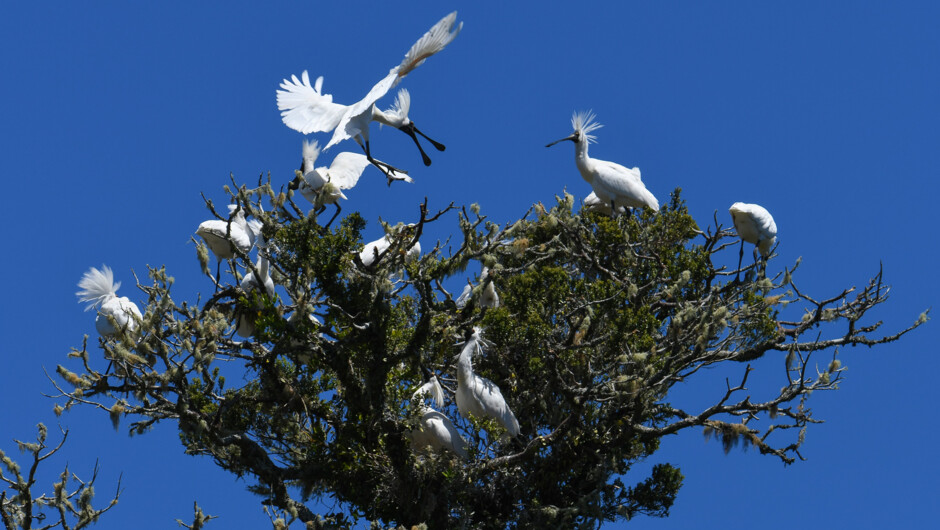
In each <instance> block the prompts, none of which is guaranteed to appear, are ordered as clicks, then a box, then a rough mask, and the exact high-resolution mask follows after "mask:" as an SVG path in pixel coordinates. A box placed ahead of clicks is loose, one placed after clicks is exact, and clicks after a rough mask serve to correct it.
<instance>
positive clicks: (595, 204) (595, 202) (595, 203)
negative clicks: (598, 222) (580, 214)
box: [584, 191, 627, 217]
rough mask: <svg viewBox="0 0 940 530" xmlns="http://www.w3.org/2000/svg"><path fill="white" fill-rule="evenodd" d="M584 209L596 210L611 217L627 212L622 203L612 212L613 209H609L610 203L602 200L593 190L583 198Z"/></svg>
mask: <svg viewBox="0 0 940 530" xmlns="http://www.w3.org/2000/svg"><path fill="white" fill-rule="evenodd" d="M584 209H585V210H587V211H589V212H598V213H601V214H604V215H609V216H611V217H617V216H619V215H622V214H625V213H627V207H626V206H623V205H618V206H617V212H616V214H615V213H614V210H612V209H611V207H610V203H609V202H606V201H602V200H601V199H600V197H598V196H597V194H596V193H594V192H593V191H592V192H591V193H590V195H588V196H587V197H585V198H584Z"/></svg>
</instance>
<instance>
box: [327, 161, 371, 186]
mask: <svg viewBox="0 0 940 530" xmlns="http://www.w3.org/2000/svg"><path fill="white" fill-rule="evenodd" d="M369 165H370V163H369V159H368V158H366V155H363V154H359V153H350V152H342V153H340V154H338V155H336V158H334V159H333V163H332V164H330V169H329V170H328V171H327V174H328V178H329V179H330V182H332V183H333V185H334V186H336V187H337V188H339V189H341V190H348V189H350V188H352V187H354V186H355V185H356V183H358V182H359V177H360V176H361V175H362V172H363V171H365V169H366V167H367V166H369Z"/></svg>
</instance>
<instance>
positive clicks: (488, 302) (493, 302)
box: [456, 265, 499, 309]
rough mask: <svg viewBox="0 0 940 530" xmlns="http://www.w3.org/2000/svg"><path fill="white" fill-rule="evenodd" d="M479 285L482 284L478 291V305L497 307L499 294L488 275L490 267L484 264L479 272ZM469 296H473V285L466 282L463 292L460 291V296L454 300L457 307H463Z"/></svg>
mask: <svg viewBox="0 0 940 530" xmlns="http://www.w3.org/2000/svg"><path fill="white" fill-rule="evenodd" d="M480 285H482V286H483V288H482V290H481V291H480V300H479V303H480V307H487V308H497V307H499V294H498V293H497V292H496V286H495V285H493V278H492V277H491V276H490V268H489V267H487V266H486V265H484V266H483V270H482V271H481V272H480ZM471 296H473V286H472V285H470V283H467V286H466V287H464V288H463V292H462V293H460V296H459V297H458V298H457V300H456V304H457V308H458V309H463V308H464V307H466V305H467V302H469V301H470V297H471Z"/></svg>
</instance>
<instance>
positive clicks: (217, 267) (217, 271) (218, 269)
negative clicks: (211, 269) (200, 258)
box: [215, 258, 222, 291]
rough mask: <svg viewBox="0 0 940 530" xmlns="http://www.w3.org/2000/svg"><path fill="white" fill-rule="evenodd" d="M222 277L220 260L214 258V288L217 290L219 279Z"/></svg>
mask: <svg viewBox="0 0 940 530" xmlns="http://www.w3.org/2000/svg"><path fill="white" fill-rule="evenodd" d="M221 277H222V260H220V259H219V258H216V259H215V290H216V291H218V290H219V279H220V278H221Z"/></svg>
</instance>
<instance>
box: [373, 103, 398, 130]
mask: <svg viewBox="0 0 940 530" xmlns="http://www.w3.org/2000/svg"><path fill="white" fill-rule="evenodd" d="M372 121H377V122H379V123H381V124H382V125H388V126H389V127H395V128H396V129H397V128H398V127H401V126H402V125H404V124H405V123H404V122H403V121H402V120H401V119H400V118H399V117H398V116H395V115H393V114H390V113H388V112H385V111H383V110H381V109H379V108H378V107H376V106H375V105H372Z"/></svg>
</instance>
